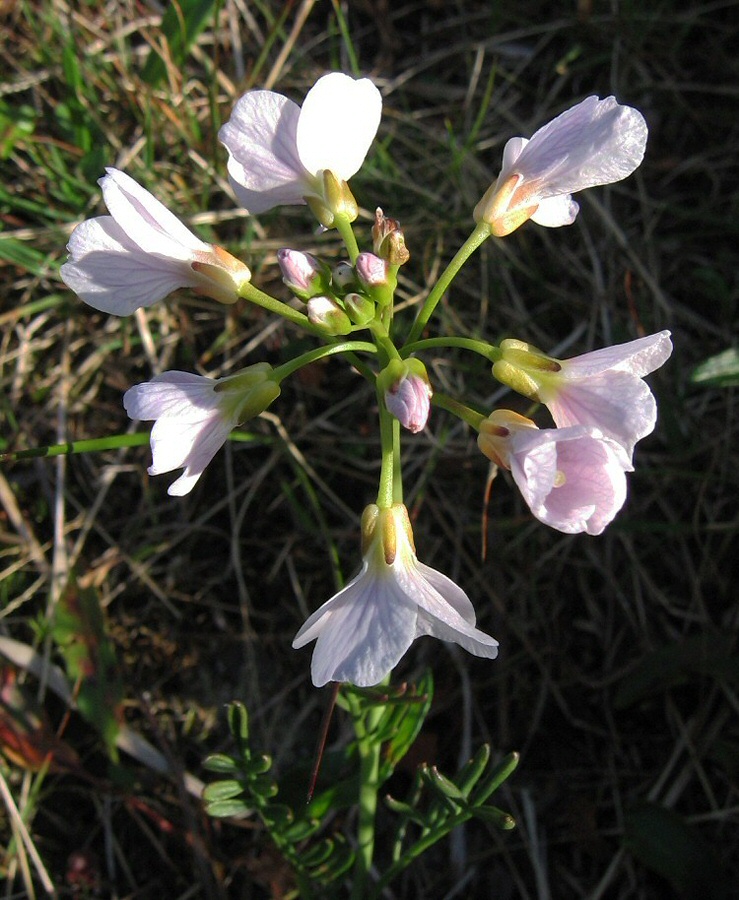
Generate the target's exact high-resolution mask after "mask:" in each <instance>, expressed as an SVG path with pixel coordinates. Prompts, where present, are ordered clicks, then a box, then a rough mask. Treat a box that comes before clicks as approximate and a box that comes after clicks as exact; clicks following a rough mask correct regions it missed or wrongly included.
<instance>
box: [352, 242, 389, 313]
mask: <svg viewBox="0 0 739 900" xmlns="http://www.w3.org/2000/svg"><path fill="white" fill-rule="evenodd" d="M354 271H355V272H356V273H357V280H358V281H359V283H360V284H361V285H362V287H364V288H365V290H366V291H367V293H368V294H369V295H370V297H372V299H373V300H374V301H375V302H376V303H379V304H380V306H388V305H389V304H390V303H392V301H393V293H394V291H395V286H396V284H397V279H396V278H395V275H394V273H391V271H390V266H389V264H388V262H387V261H386V260H384V259H382V258H381V257H379V256H375V254H374V253H360V254H359V256H358V257H357V261H356V262H355V263H354Z"/></svg>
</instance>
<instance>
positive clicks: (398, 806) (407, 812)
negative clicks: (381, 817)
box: [385, 794, 427, 828]
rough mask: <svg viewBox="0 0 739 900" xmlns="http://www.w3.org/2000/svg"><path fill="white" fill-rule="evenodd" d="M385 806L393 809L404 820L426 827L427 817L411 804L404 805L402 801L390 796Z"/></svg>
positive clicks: (386, 799) (386, 798)
mask: <svg viewBox="0 0 739 900" xmlns="http://www.w3.org/2000/svg"><path fill="white" fill-rule="evenodd" d="M385 804H386V805H387V807H388V809H391V810H392V811H393V812H394V813H397V814H398V815H399V816H403V818H404V819H410V821H411V822H415V823H416V825H420V826H421V828H425V827H426V824H427V822H426V818H425V816H424V815H423V814H422V813H421V812H419V810H417V809H416V808H415V807H413V806H411V805H410V803H404V802H403V801H402V800H396V799H395V797H391V796H390V795H389V794H388V796H387V797H385Z"/></svg>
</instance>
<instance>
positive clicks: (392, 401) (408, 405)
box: [377, 359, 433, 434]
mask: <svg viewBox="0 0 739 900" xmlns="http://www.w3.org/2000/svg"><path fill="white" fill-rule="evenodd" d="M377 381H378V386H379V388H380V389H381V390H383V391H384V398H385V406H386V407H387V410H388V412H389V413H391V415H393V416H394V417H395V418H396V419H397V420H398V421H399V422H400V424H401V425H402V426H403V428H406V429H407V430H408V431H410V432H411V433H412V434H417V433H418V432H419V431H422V430H423V429H424V428H425V427H426V422H427V421H428V417H429V412H430V410H431V397H432V396H433V391H432V390H431V385H430V384H429V380H428V375H427V374H426V368H425V366H424V365H423V363H422V362H421V361H420V360H419V359H406V360H399V359H394V360H391V361H390V363H389V364H388V366H387V367H386V368H385V369H383V371H382V372H381V373H380V374H379V375H378V377H377Z"/></svg>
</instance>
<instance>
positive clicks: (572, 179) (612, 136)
mask: <svg viewBox="0 0 739 900" xmlns="http://www.w3.org/2000/svg"><path fill="white" fill-rule="evenodd" d="M646 142H647V124H646V122H645V121H644V117H643V116H642V114H641V113H640V112H639V111H638V110H636V109H633V108H632V107H630V106H621V105H620V104H619V103H618V102H617V101H616V99H615V98H614V97H606V98H605V99H604V100H599V99H598V98H597V97H588V98H587V99H585V100H583V101H582V102H581V103H578V104H577V105H576V106H573V107H572V108H571V109H568V110H566V111H565V112H563V113H562V114H561V115H559V116H557V118H556V119H553V120H552V121H551V122H549V123H548V124H547V125H545V126H544V127H543V128H540V129H539V130H538V131H537V132H536V133H535V134H534V135H533V136H532V138H531V140H530V141H529V143H528V144H527V145H526V147H525V148H524V150H523V151H522V153H521V155H520V156H519V158H518V160H517V162H516V166H515V170H516V171H520V172H521V173H522V174H523V175H524V177H525V178H526V179H527V180H530V179H535V180H537V181H541V182H542V188H541V196H542V197H553V196H555V195H557V194H573V193H575V192H576V191H581V190H583V188H587V187H593V186H595V185H599V184H610V183H612V182H614V181H620V180H621V179H622V178H626V177H627V175H630V174H631V173H632V172H633V171H634V169H636V167H637V166H638V165H639V163H641V161H642V159H643V157H644V150H645V147H646Z"/></svg>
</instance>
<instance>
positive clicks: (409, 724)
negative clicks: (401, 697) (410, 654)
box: [380, 670, 434, 783]
mask: <svg viewBox="0 0 739 900" xmlns="http://www.w3.org/2000/svg"><path fill="white" fill-rule="evenodd" d="M433 698H434V679H433V676H432V674H431V671H430V670H426V672H424V674H423V676H422V677H421V679H420V680H419V682H418V684H416V686H415V688H414V691H413V694H411V695H410V696H409V697H407V698H406V702H405V706H404V707H403V716H402V718H400V720H399V721H398V723H397V725H396V730H395V734H393V735H392V736H391V737H390V738H389V740H388V743H387V746H386V747H385V748H384V750H383V756H382V761H381V763H380V782H381V783H382V782H383V781H387V779H388V778H389V777H390V776H391V775H392V774H393V772H394V771H395V767H396V766H397V765H398V763H399V762H400V761H401V759H403V757H404V756H405V755H406V753H408V751H409V750H410V748H411V746H412V745H413V742H414V741H415V740H416V738H417V737H418V735H419V732H420V731H421V728H422V727H423V723H424V722H425V721H426V716H428V714H429V710H430V709H431V701H432V700H433Z"/></svg>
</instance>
